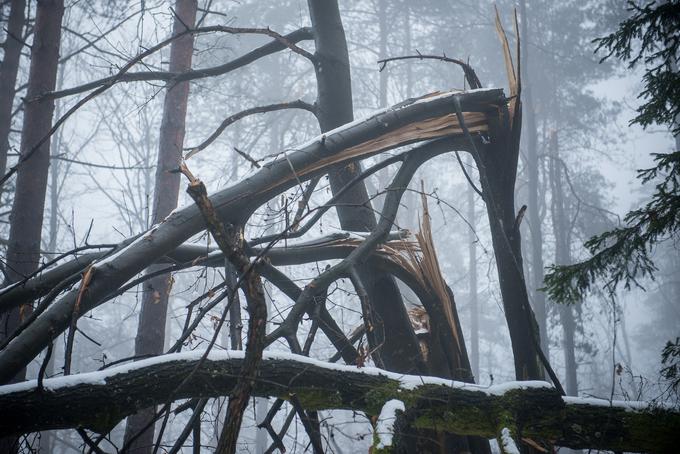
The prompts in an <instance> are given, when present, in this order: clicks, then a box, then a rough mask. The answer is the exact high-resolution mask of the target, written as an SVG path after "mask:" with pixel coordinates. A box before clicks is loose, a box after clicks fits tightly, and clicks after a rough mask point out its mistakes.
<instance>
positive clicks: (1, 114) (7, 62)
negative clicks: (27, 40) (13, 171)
mask: <svg viewBox="0 0 680 454" xmlns="http://www.w3.org/2000/svg"><path fill="white" fill-rule="evenodd" d="M11 5H12V6H11V10H10V12H9V18H8V20H7V37H6V38H5V42H4V43H3V49H4V54H3V57H2V62H0V176H1V175H4V174H5V171H6V170H7V152H8V151H9V133H10V130H11V127H12V107H13V105H14V90H15V87H16V83H17V72H18V71H19V60H20V59H21V48H22V47H23V46H24V43H23V42H22V41H20V40H21V38H22V34H23V30H24V22H26V0H15V1H13V2H11Z"/></svg>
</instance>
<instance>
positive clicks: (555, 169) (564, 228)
mask: <svg viewBox="0 0 680 454" xmlns="http://www.w3.org/2000/svg"><path fill="white" fill-rule="evenodd" d="M550 156H551V159H550V183H551V186H552V188H551V189H552V217H553V231H554V234H555V265H569V264H570V263H571V235H570V232H569V223H570V222H569V219H568V218H567V207H566V203H565V200H564V193H563V190H562V167H561V164H560V161H558V160H559V146H558V141H557V131H552V132H551V134H550ZM573 309H574V308H573V306H571V305H568V304H560V305H559V313H560V321H561V322H562V331H563V335H564V340H563V343H562V345H563V348H564V367H565V375H566V389H565V391H566V392H567V394H568V395H570V396H576V395H578V382H577V369H576V368H577V365H576V355H575V346H574V335H575V331H576V321H575V319H574V312H573Z"/></svg>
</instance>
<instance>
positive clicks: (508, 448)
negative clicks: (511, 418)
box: [500, 427, 519, 454]
mask: <svg viewBox="0 0 680 454" xmlns="http://www.w3.org/2000/svg"><path fill="white" fill-rule="evenodd" d="M500 441H501V452H503V453H505V454H519V449H517V445H516V444H515V440H513V439H512V436H511V435H510V429H508V428H507V427H503V428H502V429H501V440H500Z"/></svg>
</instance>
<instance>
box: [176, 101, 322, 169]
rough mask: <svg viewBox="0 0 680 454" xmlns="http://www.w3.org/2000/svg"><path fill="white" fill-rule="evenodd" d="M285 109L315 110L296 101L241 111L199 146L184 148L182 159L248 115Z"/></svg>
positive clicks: (306, 103) (196, 151) (225, 121)
mask: <svg viewBox="0 0 680 454" xmlns="http://www.w3.org/2000/svg"><path fill="white" fill-rule="evenodd" d="M285 109H302V110H306V111H308V112H311V113H313V114H315V113H316V108H315V107H314V106H313V105H312V104H309V103H308V102H305V101H303V100H301V99H297V100H295V101H289V102H281V103H276V104H268V105H266V106H258V107H251V108H250V109H246V110H242V111H241V112H238V113H236V114H234V115H231V116H229V117H227V118H226V119H225V120H224V121H222V123H221V124H220V125H219V126H218V127H217V129H216V130H215V132H213V133H212V134H210V136H209V137H208V138H207V139H205V140H204V141H203V142H201V143H200V144H199V145H196V146H195V147H188V148H185V151H186V154H185V155H184V159H189V158H190V157H192V156H194V155H195V154H196V153H198V152H199V151H201V150H203V149H205V148H206V147H207V146H208V145H210V144H211V143H213V142H214V141H215V140H216V139H217V138H218V137H219V136H220V135H221V134H222V133H223V132H224V130H225V129H227V127H228V126H229V125H231V124H233V123H236V122H237V121H239V120H241V119H243V118H246V117H248V116H250V115H255V114H259V113H265V112H275V111H277V110H285ZM236 151H237V152H238V151H239V150H236ZM239 154H240V153H239ZM251 159H252V158H251ZM251 162H252V163H255V165H257V166H259V164H257V161H254V160H251Z"/></svg>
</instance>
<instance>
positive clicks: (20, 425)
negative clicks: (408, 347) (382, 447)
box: [0, 351, 680, 452]
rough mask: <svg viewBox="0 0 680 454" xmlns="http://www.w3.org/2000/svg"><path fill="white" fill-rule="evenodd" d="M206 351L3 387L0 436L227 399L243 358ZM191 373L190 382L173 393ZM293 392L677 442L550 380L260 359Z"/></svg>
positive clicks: (540, 429) (459, 427)
mask: <svg viewBox="0 0 680 454" xmlns="http://www.w3.org/2000/svg"><path fill="white" fill-rule="evenodd" d="M203 353H204V352H203V351H192V352H183V353H177V354H170V355H164V356H159V357H154V358H149V359H146V360H141V361H137V362H135V363H130V364H125V365H119V366H116V367H111V368H109V369H105V370H101V371H97V372H90V373H84V374H77V375H71V376H68V377H59V378H51V379H47V380H44V382H43V388H42V389H39V388H38V384H37V382H36V381H35V380H33V381H27V382H23V383H17V384H12V385H6V386H2V387H0V408H2V409H3V411H2V412H0V435H6V434H10V433H26V432H35V431H40V430H47V429H58V428H73V427H77V428H87V429H91V430H95V431H100V432H105V431H107V430H110V429H111V428H112V427H113V426H114V425H115V424H117V423H118V422H119V421H120V420H121V419H122V418H124V417H125V416H127V415H129V414H131V413H133V412H135V411H137V410H138V409H140V408H144V407H147V406H150V405H154V404H158V403H161V402H166V401H167V400H168V399H170V400H181V399H186V398H191V397H216V396H223V395H227V394H229V392H230V391H231V390H232V389H233V387H234V385H235V383H236V377H237V376H238V372H239V370H240V368H241V365H242V362H243V357H244V352H242V351H212V352H210V354H209V355H208V357H207V359H206V361H204V362H203V363H201V364H200V365H198V367H197V363H198V361H199V360H200V358H201V356H202V355H203ZM194 368H197V369H196V371H195V373H194V378H193V379H192V380H191V382H190V383H187V384H186V385H185V386H184V387H182V388H178V385H179V384H181V382H182V380H183V379H184V377H185V376H186V375H187V374H188V373H189V372H190V371H192V370H193V369H194ZM290 393H294V394H296V395H297V397H298V398H299V400H300V403H301V404H302V406H303V407H305V408H307V409H311V410H315V409H353V410H356V411H364V412H366V413H368V414H370V415H378V414H380V413H382V412H383V410H385V403H386V402H388V401H391V400H393V399H396V400H399V401H401V402H403V404H404V408H405V411H406V412H409V413H410V415H415V416H416V417H418V421H419V424H421V425H424V426H425V427H427V426H429V427H431V428H434V427H437V428H438V429H441V430H445V431H449V432H454V433H457V434H474V435H481V436H486V437H495V436H497V435H498V434H499V433H501V430H502V429H503V428H504V427H507V428H508V429H509V430H510V431H512V433H515V434H517V437H516V438H515V439H516V440H522V439H525V438H527V439H532V440H547V441H550V442H554V443H555V444H557V445H559V446H566V447H571V448H575V449H580V448H594V449H608V450H615V451H618V450H621V451H653V452H664V451H668V450H670V449H671V448H672V447H673V446H674V443H675V439H676V432H677V427H680V411H678V409H677V408H658V407H653V406H650V405H646V404H644V403H628V402H611V403H609V405H598V404H597V403H594V402H592V401H591V400H590V399H578V398H570V399H563V398H562V397H561V396H560V395H559V393H558V392H557V391H556V390H555V389H554V388H553V387H552V386H551V385H550V384H548V383H546V382H536V381H528V382H510V383H505V384H501V385H496V386H491V387H483V386H479V385H472V384H469V383H462V382H457V381H452V380H446V379H441V378H435V377H425V376H413V375H403V374H398V373H394V372H387V371H384V370H381V369H376V368H370V367H365V368H358V367H356V366H347V365H337V364H331V363H326V362H323V361H319V360H315V359H312V358H309V357H304V356H299V355H294V354H290V353H265V354H264V356H263V359H262V363H261V365H260V368H259V373H258V378H257V380H256V382H255V385H254V389H253V394H254V395H257V396H273V397H281V398H283V399H287V398H288V396H289V395H290ZM387 410H389V408H387ZM387 410H385V411H387ZM513 424H514V425H516V427H512V425H513Z"/></svg>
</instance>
